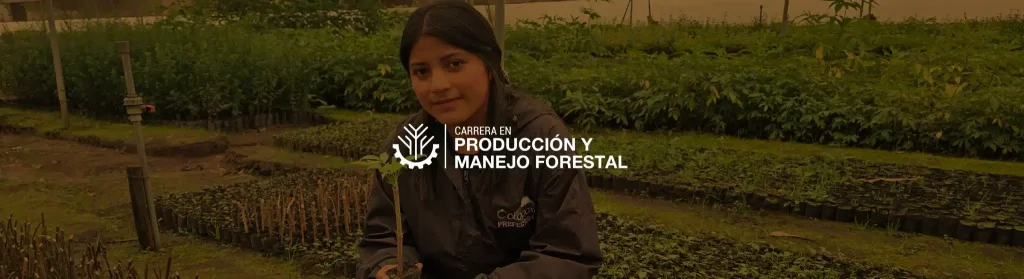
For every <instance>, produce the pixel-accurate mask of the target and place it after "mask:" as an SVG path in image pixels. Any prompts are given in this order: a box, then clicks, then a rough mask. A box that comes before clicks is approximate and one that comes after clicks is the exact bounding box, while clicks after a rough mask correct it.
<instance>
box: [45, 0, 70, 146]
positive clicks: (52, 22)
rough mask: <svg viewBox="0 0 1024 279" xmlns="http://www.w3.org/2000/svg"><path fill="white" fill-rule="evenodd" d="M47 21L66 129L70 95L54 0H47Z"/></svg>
mask: <svg viewBox="0 0 1024 279" xmlns="http://www.w3.org/2000/svg"><path fill="white" fill-rule="evenodd" d="M43 4H44V5H46V21H47V22H46V23H47V26H48V27H49V28H48V29H49V31H48V32H47V35H49V37H50V53H51V54H52V55H53V72H54V75H55V76H56V77H57V100H59V101H60V121H61V126H62V127H63V128H64V129H68V128H71V120H70V119H68V97H67V93H66V92H65V90H64V66H63V64H62V63H61V61H60V46H59V45H58V44H57V23H56V19H55V18H56V15H54V7H53V0H45V1H44V3H43Z"/></svg>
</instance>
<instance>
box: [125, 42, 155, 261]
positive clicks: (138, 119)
mask: <svg viewBox="0 0 1024 279" xmlns="http://www.w3.org/2000/svg"><path fill="white" fill-rule="evenodd" d="M117 52H118V53H119V54H121V66H122V67H123V68H124V85H125V88H126V89H127V91H128V94H127V97H125V98H124V106H125V109H126V110H127V112H128V120H131V122H132V126H134V127H135V148H136V151H137V152H138V154H139V166H140V168H142V180H143V181H144V182H145V192H146V193H152V192H153V189H152V187H151V185H150V184H149V164H148V162H147V160H146V140H145V138H144V137H143V136H142V108H143V105H144V104H145V103H144V102H143V101H142V97H140V96H139V94H137V93H136V92H135V78H134V77H133V76H132V57H131V52H132V51H131V46H130V45H129V44H128V42H127V41H120V42H117ZM143 202H145V204H146V207H147V208H148V210H147V211H149V212H147V213H145V214H148V215H149V220H157V219H156V210H155V207H154V205H153V199H152V197H148V198H147V200H145V201H143ZM156 223H157V222H155V221H153V222H149V223H148V226H149V228H148V230H149V231H150V232H157V231H158V230H157V226H156ZM153 235H154V236H153V237H154V238H156V236H155V235H157V234H156V233H153ZM154 242H155V243H156V244H155V245H153V246H154V247H159V246H160V245H159V240H154ZM157 249H159V248H157Z"/></svg>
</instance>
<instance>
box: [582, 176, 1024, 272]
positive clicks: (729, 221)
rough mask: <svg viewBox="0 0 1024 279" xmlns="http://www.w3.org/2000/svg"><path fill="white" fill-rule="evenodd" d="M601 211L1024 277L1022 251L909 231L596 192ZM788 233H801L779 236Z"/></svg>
mask: <svg viewBox="0 0 1024 279" xmlns="http://www.w3.org/2000/svg"><path fill="white" fill-rule="evenodd" d="M592 195H593V196H594V202H595V205H596V207H597V210H598V211H599V212H607V213H612V214H616V215H622V216H631V217H635V218H640V219H644V220H648V221H651V222H655V223H659V224H663V225H666V226H669V227H671V228H674V229H677V230H680V231H682V232H685V233H692V234H715V235H719V236H724V237H728V238H732V239H736V240H738V241H742V242H756V243H769V244H772V245H776V246H779V247H782V248H785V249H787V250H790V251H799V252H809V253H826V254H831V255H835V256H845V257H849V258H854V259H861V260H865V261H868V262H870V263H873V264H888V265H893V266H896V267H900V268H904V269H908V270H911V271H913V272H914V273H916V274H920V275H924V276H928V277H929V278H1024V249H1021V248H1010V247H1004V246H996V245H989V244H978V243H965V242H961V241H954V240H952V239H943V238H939V237H933V236H920V235H910V234H906V233H902V232H898V231H893V230H881V229H877V228H870V227H865V226H864V225H858V224H849V223H840V222H826V221H818V220H810V219H805V218H798V217H795V216H790V215H783V214H778V213H763V212H755V211H749V210H746V209H736V208H722V207H705V206H700V205H693V204H677V203H672V202H667V201H663V200H652V199H644V198H637V197H632V196H625V195H619V194H613V193H610V192H606V191H600V190H594V191H593V192H592ZM773 232H784V233H786V234H790V235H793V236H798V237H775V236H772V233H773Z"/></svg>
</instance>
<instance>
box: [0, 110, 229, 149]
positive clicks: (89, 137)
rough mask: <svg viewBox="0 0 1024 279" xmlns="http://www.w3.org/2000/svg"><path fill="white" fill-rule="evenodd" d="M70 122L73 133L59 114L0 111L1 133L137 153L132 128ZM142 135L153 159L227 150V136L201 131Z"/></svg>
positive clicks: (161, 129) (154, 130) (163, 129)
mask: <svg viewBox="0 0 1024 279" xmlns="http://www.w3.org/2000/svg"><path fill="white" fill-rule="evenodd" d="M126 118H127V116H126ZM143 121H145V120H143ZM70 122H71V129H68V130H64V129H62V128H61V125H60V114H59V113H56V112H44V111H35V110H24V109H13V108H0V132H6V133H20V134H35V135H40V136H44V137H47V138H51V139H58V140H67V141H75V142H78V143H82V144H88V145H93V146H99V147H104V148H111V149H118V150H121V151H122V152H135V128H134V127H133V126H132V125H131V124H126V123H111V122H104V121H98V120H93V119H89V118H85V117H81V116H72V117H71V119H70ZM125 122H127V120H126V121H125ZM142 134H143V136H144V137H145V140H146V153H147V154H150V155H154V156H169V157H190V158H194V157H205V156H209V155H213V154H219V153H223V152H224V151H225V150H227V148H228V140H227V137H226V136H225V135H224V134H221V133H217V132H212V131H205V130H200V129H188V128H179V127H167V126H152V125H143V126H142Z"/></svg>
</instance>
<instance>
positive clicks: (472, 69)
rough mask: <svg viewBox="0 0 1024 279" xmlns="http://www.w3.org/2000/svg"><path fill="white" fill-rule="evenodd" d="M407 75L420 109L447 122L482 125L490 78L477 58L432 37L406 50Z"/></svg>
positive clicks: (421, 40) (485, 112)
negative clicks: (407, 61) (407, 60)
mask: <svg viewBox="0 0 1024 279" xmlns="http://www.w3.org/2000/svg"><path fill="white" fill-rule="evenodd" d="M409 76H410V79H411V83H412V88H413V91H416V98H417V99H419V101H420V105H421V106H423V109H424V110H426V111H427V113H430V115H432V116H433V117H434V118H436V119H437V120H438V121H440V122H441V123H444V124H447V125H452V126H456V125H473V126H481V125H484V124H485V123H484V121H486V115H487V97H488V95H489V94H488V93H489V92H488V91H489V88H490V86H489V85H490V79H489V78H488V74H487V67H486V66H485V64H484V61H483V60H482V59H480V57H478V56H476V55H474V54H472V53H470V52H467V51H465V50H463V49H460V48H458V47H455V46H453V45H450V44H448V43H446V42H444V41H441V40H440V39H437V38H435V37H431V36H422V37H420V40H419V42H417V43H416V45H414V46H413V48H412V51H411V52H410V53H409Z"/></svg>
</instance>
